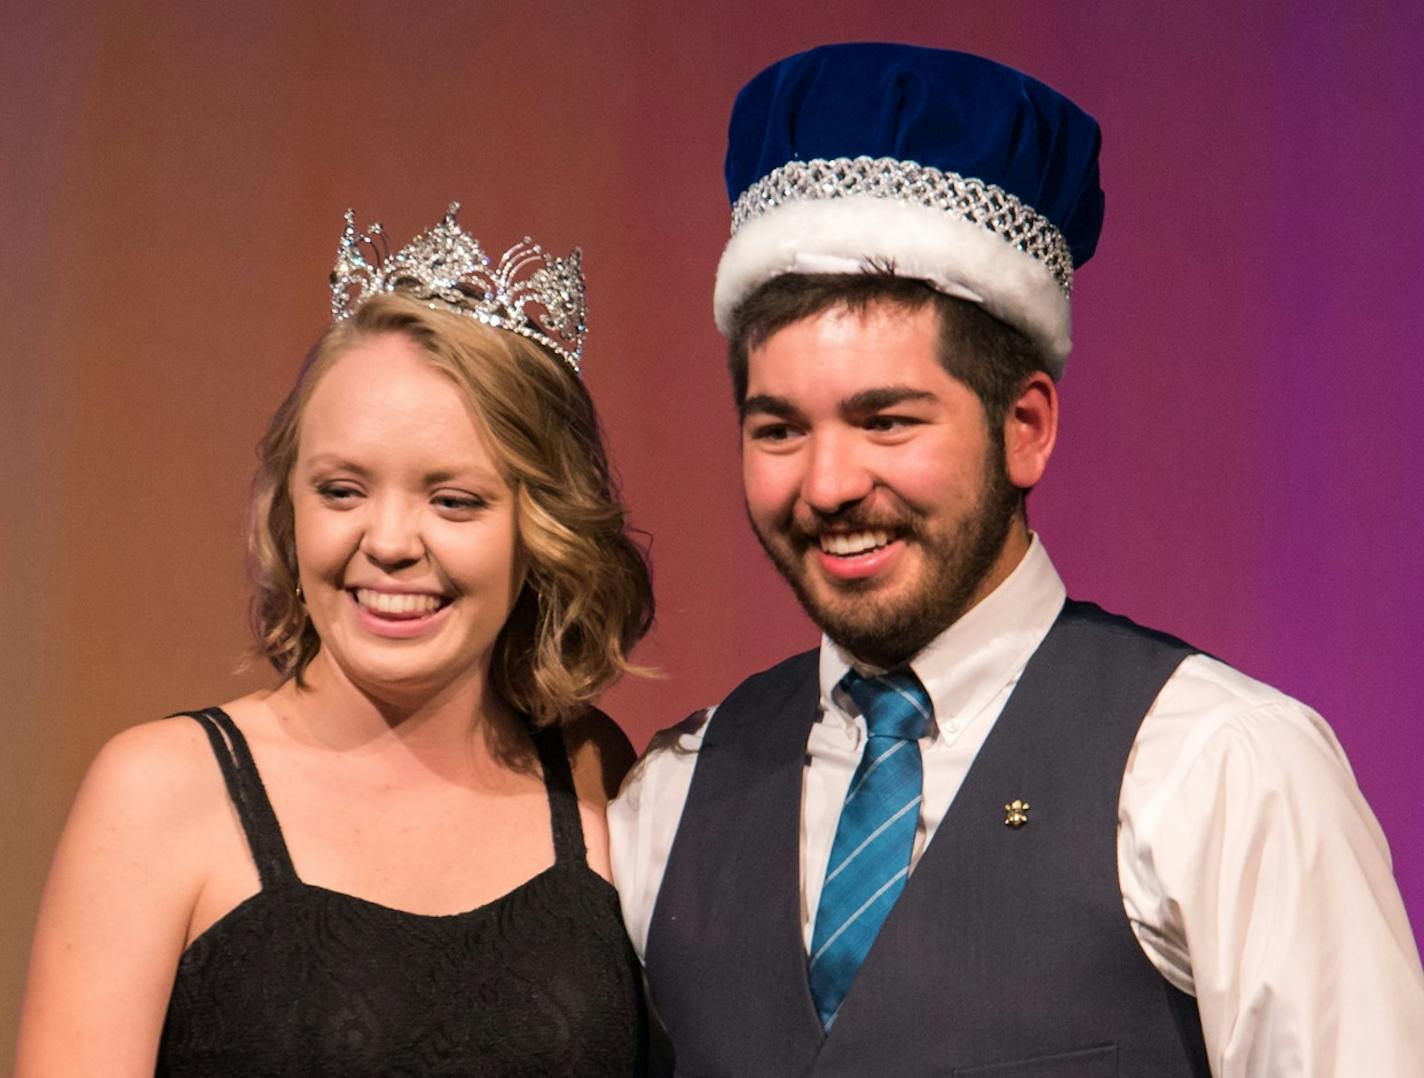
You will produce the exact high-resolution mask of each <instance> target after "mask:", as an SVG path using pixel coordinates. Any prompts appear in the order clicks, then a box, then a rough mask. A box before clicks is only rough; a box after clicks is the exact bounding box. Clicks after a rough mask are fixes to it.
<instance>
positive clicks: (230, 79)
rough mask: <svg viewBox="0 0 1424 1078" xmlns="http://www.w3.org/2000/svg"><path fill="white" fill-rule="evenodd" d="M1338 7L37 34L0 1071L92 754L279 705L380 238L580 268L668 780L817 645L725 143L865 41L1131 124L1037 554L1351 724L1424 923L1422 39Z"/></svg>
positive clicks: (328, 23)
mask: <svg viewBox="0 0 1424 1078" xmlns="http://www.w3.org/2000/svg"><path fill="white" fill-rule="evenodd" d="M1310 7H1311V5H1310V4H1301V3H1287V2H1286V0H1264V2H1262V3H1257V4H1252V5H1245V4H1234V3H1226V2H1224V0H1222V2H1211V3H1205V4H1199V5H1198V4H1179V3H1166V2H1163V3H1147V4H1140V3H1128V2H1120V3H1112V2H1108V3H1099V4H1065V3H1059V2H1053V0H1042V2H1029V0H1024V2H1014V0H1005V2H1003V3H994V4H959V3H947V2H946V3H940V2H921V3H896V2H894V0H879V2H872V0H863V2H854V0H823V2H820V3H816V4H810V3H791V2H788V0H762V2H747V0H730V2H726V3H717V4H670V3H652V2H645V0H632V2H617V0H610V2H607V3H601V4H586V3H575V2H567V3H548V2H537V0H536V2H532V3H518V4H513V3H506V4H492V3H486V2H484V0H447V2H446V3H443V4H432V3H428V2H423V0H417V2H411V3H406V4H404V5H394V4H387V3H374V2H370V0H352V2H349V3H345V4H340V5H336V4H325V3H312V4H292V3H287V4H279V3H274V2H271V0H254V2H249V3H235V4H206V3H184V4H180V3H176V2H164V0H152V2H141V0H92V2H88V3H77V2H69V0H52V2H49V3H44V4H38V3H36V4H27V5H20V4H16V3H11V4H7V5H5V8H4V11H3V16H0V18H3V25H0V170H3V171H0V257H2V258H3V273H0V506H3V509H0V595H3V600H4V618H3V622H0V625H3V627H2V628H0V634H3V640H0V644H2V645H3V646H0V700H3V703H4V708H5V711H4V716H3V720H0V835H3V843H0V850H3V874H4V880H5V882H4V887H3V890H0V1014H3V1015H5V1016H6V1017H5V1018H3V1019H0V1060H3V1059H8V1058H10V1054H11V1051H12V1047H13V1020H12V1018H11V1017H10V1016H11V1015H13V1014H14V1012H15V1010H16V1008H17V1005H18V998H19V993H20V986H21V984H22V980H23V969H24V963H25V960H26V955H27V950H28V939H29V935H30V932H31V930H32V927H33V918H34V912H35V907H36V902H37V900H38V895H39V890H40V886H41V882H42V879H43V876H44V872H45V870H46V867H47V864H48V860H49V857H50V855H51V852H52V850H53V845H54V841H55V839H56V837H57V835H58V832H59V829H60V826H61V824H62V822H63V818H64V814H65V811H66V809H67V806H68V803H69V801H70V799H71V798H72V796H73V794H74V790H75V787H76V785H77V783H78V781H79V779H80V776H81V775H82V773H83V770H84V768H85V766H86V764H87V762H88V761H89V760H90V759H91V758H92V756H93V754H94V752H95V751H96V750H97V748H98V747H99V745H100V744H101V743H102V742H103V741H104V740H105V739H106V738H107V737H109V736H111V735H112V734H113V733H114V732H115V731H117V730H119V729H120V728H122V727H124V726H126V725H128V724H131V723H134V722H138V721H141V720H144V719H148V718H153V717H156V716H159V715H162V714H165V713H167V712H170V711H173V710H175V709H178V708H186V707H196V706H201V705H205V704H210V703H215V702H218V701H222V700H226V699H229V698H231V697H233V696H236V695H239V694H241V693H243V692H246V691H248V690H250V689H252V688H255V687H257V686H260V685H263V684H266V683H268V680H269V679H268V676H267V673H266V671H265V670H264V669H263V668H261V667H260V666H251V667H249V668H247V669H245V670H241V671H239V670H238V666H239V662H240V660H241V657H242V655H243V653H244V649H245V648H246V646H247V640H246V636H245V628H244V569H243V563H242V547H243V534H242V533H243V518H244V512H245V499H246V489H247V483H248V479H249V476H250V473H251V470H252V466H253V463H254V456H253V446H254V444H255V442H256V439H257V437H258V434H259V433H260V431H261V429H262V427H263V425H264V422H265V420H266V418H267V416H268V415H269V414H270V413H271V411H272V410H273V409H274V408H275V406H276V405H277V403H278V401H279V400H280V399H281V397H282V395H283V393H284V392H285V390H286V388H287V387H288V385H289V383H290V381H291V379H292V378H293V376H294V374H295V371H296V368H297V365H298V363H299V361H300V358H301V356H302V355H303V353H304V352H305V350H306V349H307V347H308V346H309V344H310V343H311V341H312V340H313V339H314V338H315V337H316V335H317V334H318V333H319V332H320V331H321V330H322V328H323V326H324V325H325V323H326V319H327V317H328V307H327V303H328V298H327V289H326V275H327V272H328V270H329V268H330V265H331V260H332V257H333V254H334V252H335V248H336V241H337V237H338V234H339V231H340V226H341V215H342V213H343V211H344V210H345V209H346V208H347V207H348V206H352V207H355V208H356V209H357V211H358V213H359V214H360V216H361V219H362V220H363V221H370V220H376V219H379V220H382V221H384V222H385V224H386V225H387V227H388V229H389V230H390V234H391V235H392V236H393V237H395V238H396V239H397V242H404V239H405V238H407V237H409V236H410V235H411V233H412V232H414V231H416V230H418V229H422V228H425V227H427V226H429V225H430V224H432V223H434V221H435V220H436V219H437V218H438V217H439V215H440V214H441V213H442V212H443V210H444V208H445V205H446V203H447V202H448V201H449V200H450V199H459V200H460V201H461V202H463V204H464V209H463V211H462V214H461V219H462V222H463V223H465V224H466V226H467V227H469V228H470V229H471V230H472V231H474V232H475V233H476V234H477V235H478V236H479V237H480V239H481V240H482V242H484V244H485V245H486V247H487V248H491V249H493V250H494V251H495V252H496V253H497V252H498V251H500V250H502V249H503V247H504V246H505V245H507V244H509V243H512V242H514V241H515V240H517V239H519V238H520V237H522V236H523V235H524V234H525V233H526V232H527V233H531V234H533V235H534V236H535V238H536V239H538V240H540V241H541V242H542V243H544V244H545V245H546V246H548V247H550V248H551V249H553V250H555V251H557V252H562V251H564V250H567V249H568V248H569V247H570V246H573V245H575V244H578V245H580V246H582V248H583V249H584V255H585V269H586V272H587V275H588V279H589V301H590V307H591V311H592V315H591V336H590V338H589V344H588V351H587V358H586V371H587V381H588V384H589V387H590V389H591V391H592V393H593V396H594V398H595V400H596V401H597V402H598V404H599V407H600V411H601V414H602V417H603V421H604V424H605V426H606V429H607V432H608V438H609V443H610V446H611V450H612V453H613V457H614V460H615V463H616V465H617V466H618V469H619V471H620V473H621V476H622V483H623V489H624V493H625V496H626V500H627V502H628V504H629V506H630V509H631V512H632V516H633V519H634V521H635V523H636V524H637V526H638V527H640V528H641V529H643V530H645V531H646V532H647V533H648V534H649V535H650V536H651V537H652V559H653V563H654V567H655V574H656V577H655V578H656V584H657V589H658V600H659V616H658V626H657V629H656V631H655V633H654V634H653V636H652V637H651V638H650V639H649V640H648V641H647V642H646V644H645V645H644V646H643V647H642V648H641V649H640V651H639V653H638V655H637V657H638V658H639V659H640V660H641V661H643V662H645V663H649V664H653V665H655V666H658V667H660V668H661V669H662V670H663V671H664V673H665V675H666V676H665V677H664V678H663V679H662V680H656V681H637V682H628V683H625V684H623V685H620V686H619V687H617V688H616V689H615V690H613V691H612V692H611V693H610V694H609V696H608V698H607V700H606V701H605V704H604V706H605V708H606V709H607V710H608V711H609V712H610V713H611V714H613V715H614V716H615V718H617V719H618V720H619V721H620V722H621V723H622V724H623V726H624V728H625V729H626V730H627V731H628V733H629V735H630V737H631V738H632V739H633V741H634V743H635V744H636V745H638V746H640V747H641V745H642V744H643V743H644V742H645V741H646V739H647V738H648V736H649V735H650V734H651V733H652V731H653V730H655V729H657V728H658V727H661V726H665V725H668V724H670V723H672V722H674V721H676V720H677V719H679V718H681V717H682V716H683V715H684V714H686V713H687V712H688V711H690V710H692V709H693V708H695V707H697V706H700V705H703V704H707V703H711V702H714V701H716V700H718V699H719V698H720V697H721V696H722V695H724V694H725V693H726V691H727V690H728V689H729V688H730V687H731V686H732V685H734V684H735V682H736V681H737V680H738V679H739V677H740V676H741V675H743V674H744V673H746V672H749V671H751V670H752V669H755V668H759V667H761V666H764V665H767V664H769V663H770V662H772V661H774V660H776V659H778V658H780V657H782V656H784V655H786V654H788V653H790V652H791V651H792V650H794V649H799V648H802V647H807V646H810V645H812V644H813V643H814V642H815V640H816V634H815V632H814V630H813V629H812V628H811V627H810V626H809V624H808V623H807V622H806V621H805V619H804V618H803V617H802V615H801V614H800V612H799V611H798V610H797V608H796V607H795V604H794V602H793V601H792V599H791V598H790V596H789V594H788V593H787V591H786V589H785V588H784V587H783V586H782V585H781V583H780V581H779V580H778V579H777V578H776V577H775V575H774V573H773V572H772V571H771V569H770V568H769V567H768V565H767V564H766V562H765V560H764V559H763V557H762V555H761V553H760V551H759V550H758V549H757V547H756V545H755V542H754V540H753V539H752V538H751V536H750V533H749V530H748V529H747V527H746V525H745V522H744V517H743V509H742V499H741V492H740V482H739V474H738V465H737V435H736V429H735V420H734V415H733V411H732V408H731V403H730V394H729V390H728V386H727V380H726V376H725V373H724V369H723V356H722V343H721V340H720V338H719V337H718V336H717V334H716V331H715V329H714V328H713V326H712V323H711V315H710V306H711V287H712V278H713V272H714V269H715V266H716V261H717V257H718V255H719V253H720V251H721V247H722V244H723V243H724V242H725V238H726V230H727V219H728V215H727V205H726V199H725V193H724V191H723V188H722V180H721V159H722V153H723V149H724V135H725V122H726V115H727V112H728V109H729V106H730V103H731V100H732V97H733V95H734V94H735V92H736V90H737V89H738V87H739V86H740V85H741V84H742V83H743V82H744V81H745V80H746V79H747V78H749V77H750V76H751V75H752V74H754V73H755V72H756V71H757V70H759V69H760V68H761V67H762V66H764V65H765V64H766V63H768V62H770V61H772V60H774V59H776V58H777V57H779V56H781V55H784V54H786V53H789V52H793V51H796V50H799V49H802V48H805V47H809V46H811V45H814V44H818V43H822V42H826V41H834V40H852V39H889V40H904V41H913V42H917V43H922V44H929V45H938V46H944V47H953V48H960V49H967V50H970V51H975V52H980V53H984V54H987V55H990V56H993V57H995V58H997V59H1000V60H1003V61H1005V62H1008V63H1011V64H1014V65H1015V66H1019V67H1021V68H1023V69H1025V70H1027V71H1030V72H1032V73H1033V74H1035V75H1037V76H1038V77H1040V78H1042V79H1044V80H1045V81H1047V82H1049V83H1051V84H1053V85H1054V86H1057V87H1058V88H1060V89H1062V90H1063V91H1065V92H1066V93H1067V94H1069V96H1071V97H1073V98H1074V99H1075V100H1077V101H1078V102H1080V103H1081V104H1082V105H1083V106H1084V107H1085V108H1087V109H1088V111H1090V112H1092V113H1093V114H1095V115H1096V116H1097V117H1098V118H1099V119H1100V120H1101V121H1102V123H1103V127H1104V131H1105V143H1104V160H1103V177H1104V187H1105V189H1106V191H1107V197H1108V208H1107V227H1106V231H1105V234H1104V237H1103V242H1102V245H1101V247H1100V252H1101V253H1100V254H1099V256H1098V257H1097V259H1096V260H1095V261H1094V262H1093V263H1091V264H1090V265H1089V266H1088V267H1087V268H1086V269H1085V270H1084V271H1083V272H1082V273H1081V274H1080V275H1079V278H1078V289H1077V292H1076V294H1075V299H1074V303H1075V312H1076V334H1075V336H1076V342H1077V347H1076V350H1075V353H1074V355H1073V356H1072V358H1071V359H1070V361H1069V365H1068V371H1067V375H1066V379H1065V381H1064V383H1063V393H1064V412H1065V415H1064V433H1063V436H1062V438H1061V439H1060V443H1059V446H1058V450H1057V454H1056V457H1055V460H1054V462H1053V466H1052V467H1051V468H1050V471H1049V475H1048V478H1047V480H1046V481H1045V483H1044V484H1043V486H1042V488H1041V489H1040V490H1039V491H1038V492H1036V493H1035V495H1034V498H1033V499H1032V504H1031V508H1032V511H1033V522H1034V525H1035V527H1036V528H1037V530H1038V531H1039V532H1040V533H1041V534H1042V535H1043V536H1044V538H1045V541H1046V542H1047V544H1048V548H1049V550H1050V551H1051V552H1052V553H1053V555H1054V557H1055V560H1056V561H1057V562H1058V564H1059V568H1060V570H1061V571H1062V572H1063V575H1064V576H1065V578H1066V579H1067V581H1068V584H1069V588H1070V590H1071V591H1072V592H1073V594H1075V595H1077V596H1081V597H1085V598H1094V599H1097V600H1099V601H1101V602H1102V603H1103V604H1104V605H1106V606H1108V607H1109V608H1112V609H1116V610H1119V611H1121V612H1123V613H1127V614H1129V615H1132V616H1133V617H1136V618H1137V619H1139V620H1141V621H1144V622H1147V623H1150V624H1154V625H1158V626H1161V627H1163V628H1167V629H1170V630H1172V631H1175V632H1177V633H1179V634H1181V635H1184V636H1186V637H1187V638H1189V639H1191V640H1193V641H1194V642H1196V643H1198V644H1199V645H1200V646H1202V647H1204V648H1207V649H1209V650H1211V651H1213V652H1215V653H1217V654H1219V655H1221V656H1222V657H1223V658H1226V659H1228V660H1229V661H1232V662H1234V663H1236V664H1237V665H1239V666H1241V667H1242V668H1243V669H1245V670H1247V671H1248V672H1249V673H1252V674H1254V675H1256V676H1259V677H1262V678H1264V679H1266V680H1269V681H1271V682H1273V683H1275V684H1278V685H1280V686H1281V687H1282V688H1284V689H1285V690H1286V691H1288V692H1291V693H1293V694H1295V695H1298V696H1300V697H1302V698H1303V699H1305V700H1307V701H1308V702H1309V703H1311V704H1312V705H1314V706H1316V707H1317V708H1319V709H1320V710H1321V711H1322V712H1323V713H1324V714H1325V715H1326V717H1327V718H1328V719H1330V721H1331V722H1332V723H1333V724H1334V726H1335V728H1336V729H1337V731H1338V732H1339V734H1340V737H1341V740H1342V741H1343V742H1344V743H1345V746H1346V748H1347V750H1349V752H1350V754H1351V758H1352V760H1353V761H1354V763H1355V766H1356V769H1357V771H1358V773H1359V776H1360V780H1361V783H1362V785H1363V786H1364V788H1365V791H1366V793H1367V795H1368V796H1369V797H1370V799H1371V802H1372V804H1373V805H1374V806H1375V808H1376V811H1377V812H1378V813H1379V815H1380V817H1381V820H1382V822H1383V824H1384V827H1385V830H1386V832H1387V834H1388V835H1389V837H1390V839H1391V843H1392V846H1393V849H1394V851H1395V857H1396V862H1397V871H1398V874H1399V877H1400V880H1401V885H1402V887H1403V889H1404V891H1405V896H1406V900H1407V901H1408V902H1409V903H1410V905H1411V907H1412V908H1413V911H1414V916H1415V919H1416V924H1417V923H1418V919H1419V917H1420V916H1421V910H1424V866H1421V858H1420V855H1419V852H1418V851H1419V849H1420V844H1421V842H1424V824H1421V823H1420V822H1419V821H1420V817H1421V813H1420V811H1419V810H1420V808H1421V805H1420V796H1419V788H1420V787H1419V777H1420V770H1421V767H1420V763H1419V761H1420V759H1421V758H1424V734H1421V731H1420V729H1419V721H1418V720H1419V714H1420V711H1421V708H1424V692H1422V691H1421V689H1420V687H1419V685H1418V681H1419V678H1418V674H1417V666H1418V655H1419V651H1420V645H1421V643H1424V615H1422V614H1421V613H1420V609H1419V608H1420V606H1421V603H1420V601H1419V600H1420V589H1419V564H1418V557H1417V554H1416V552H1415V541H1416V537H1417V535H1418V534H1419V532H1420V530H1421V525H1424V520H1421V512H1420V509H1419V508H1418V503H1419V489H1418V483H1417V480H1416V479H1415V477H1414V467H1413V462H1414V461H1416V460H1418V459H1419V458H1420V455H1421V450H1424V436H1421V434H1420V433H1419V430H1420V425H1419V423H1418V422H1417V420H1418V415H1419V409H1420V406H1421V405H1424V399H1421V397H1422V396H1424V392H1422V391H1421V388H1420V380H1419V376H1418V369H1419V368H1418V344H1417V342H1418V340H1419V339H1421V337H1424V315H1421V314H1420V313H1419V312H1420V310H1421V309H1424V302H1421V301H1424V276H1421V270H1420V268H1419V267H1420V265H1421V263H1424V226H1421V225H1420V223H1419V221H1420V218H1421V217H1424V214H1421V212H1420V211H1421V203H1420V201H1419V195H1418V192H1419V191H1420V190H1421V189H1424V167H1421V151H1420V150H1419V149H1418V148H1417V145H1418V132H1417V129H1416V127H1415V125H1416V123H1417V115H1416V114H1417V108H1418V104H1419V102H1420V101H1421V100H1424V83H1421V76H1420V67H1421V65H1419V64H1418V63H1417V56H1418V55H1420V53H1421V51H1424V40H1421V33H1420V32H1419V31H1418V30H1415V31H1405V30H1403V29H1402V27H1404V26H1407V25H1415V26H1417V25H1418V23H1417V13H1416V11H1415V8H1414V5H1413V4H1411V3H1406V2H1405V0H1387V2H1384V3H1380V4H1375V5H1371V6H1370V13H1369V14H1362V15H1357V16H1355V15H1348V16H1347V15H1341V14H1340V13H1339V10H1338V9H1335V8H1331V9H1327V8H1325V7H1324V5H1321V8H1320V10H1321V14H1319V15H1316V14H1314V13H1312V12H1311V11H1310V10H1309V9H1310ZM1326 11H1333V12H1334V14H1332V15H1328V16H1327V15H1326V14H1324V13H1325V12H1326ZM155 871H162V866H161V865H160V866H155ZM96 901H102V897H100V898H98V899H96Z"/></svg>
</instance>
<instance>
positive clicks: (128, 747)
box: [80, 715, 219, 812]
mask: <svg viewBox="0 0 1424 1078" xmlns="http://www.w3.org/2000/svg"><path fill="white" fill-rule="evenodd" d="M218 774H219V772H218V771H217V766H216V763H215V762H214V759H213V752H212V749H211V748H210V747H209V743H208V739H207V736H206V734H205V733H204V732H203V730H202V728H201V727H199V725H198V724H197V723H196V722H194V721H193V719H191V718H189V717H187V716H182V715H180V716H174V717H171V718H165V719H155V720H153V721H151V722H144V723H139V724H138V725H136V726H130V727H128V728H127V729H125V730H122V731H120V732H119V733H117V734H115V735H114V736H113V737H112V738H110V739H109V741H108V742H107V743H106V744H105V745H104V746H103V748H101V749H100V750H99V753H98V755H97V756H95V758H94V762H93V764H91V765H90V768H89V772H88V774H87V775H86V776H85V778H84V783H83V785H82V786H81V788H80V798H81V800H83V799H90V798H93V799H99V800H102V801H104V802H107V803H111V804H115V805H127V806H129V807H130V808H132V809H133V810H136V811H142V810H150V811H157V812H161V811H162V810H163V809H164V808H167V807H173V806H183V805H186V806H187V807H188V808H189V809H190V810H191V808H192V807H193V804H194V798H195V796H201V794H202V792H203V791H204V790H213V789H214V779H215V778H216V777H217V776H218Z"/></svg>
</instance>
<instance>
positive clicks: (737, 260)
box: [713, 194, 1073, 379]
mask: <svg viewBox="0 0 1424 1078" xmlns="http://www.w3.org/2000/svg"><path fill="white" fill-rule="evenodd" d="M886 267H889V268H892V269H893V272H894V273H895V275H896V276H898V277H915V278H919V279H922V280H925V281H928V282H929V283H930V284H931V285H933V286H934V287H935V288H936V289H938V290H939V291H941V292H944V293H946V294H948V295H951V296H959V297H961V298H963V299H967V300H970V301H972V302H975V303H978V304H980V305H982V306H983V307H984V309H985V310H986V311H988V312H989V313H990V314H992V315H993V316H994V317H995V318H998V319H999V320H1000V321H1003V322H1007V323H1008V324H1009V325H1011V326H1013V327H1014V328H1015V329H1017V330H1019V331H1020V332H1021V333H1023V334H1025V335H1026V336H1027V337H1028V338H1029V339H1030V340H1031V341H1033V342H1034V344H1036V345H1037V346H1038V347H1039V348H1040V349H1041V351H1042V353H1043V355H1044V358H1045V360H1046V361H1047V366H1048V373H1049V374H1051V375H1052V376H1053V377H1054V378H1055V379H1056V378H1059V377H1060V376H1061V375H1062V373H1063V361H1064V359H1065V358H1066V357H1067V355H1068V352H1069V350H1070V349H1071V348H1072V347H1073V341H1072V319H1071V313H1070V308H1069V303H1068V297H1067V295H1066V294H1064V292H1063V289H1062V288H1060V287H1059V285H1058V283H1057V282H1056V281H1055V280H1054V279H1053V276H1052V274H1051V273H1049V271H1048V268H1047V267H1046V266H1044V264H1043V263H1042V262H1040V261H1039V260H1038V259H1036V258H1034V257H1033V256H1032V255H1028V254H1025V253H1024V252H1022V251H1020V250H1018V248H1016V247H1014V246H1013V245H1011V244H1010V243H1008V242H1007V241H1006V240H1004V239H1003V238H1001V237H1000V236H998V235H996V234H994V233H993V232H990V231H989V230H988V229H986V228H984V227H983V226H982V225H978V224H975V223H974V222H973V221H967V220H965V219H964V218H962V217H956V216H954V215H953V214H951V213H948V212H946V211H944V210H941V209H935V208H932V207H929V206H917V205H914V204H912V203H907V202H897V201H895V200H893V199H888V198H880V197H877V196H875V195H866V194H857V195H847V196H844V197H841V198H832V199H817V200H815V201H806V202H789V203H784V204H782V205H780V206H778V207H776V208H775V209H774V210H769V211H767V212H766V213H764V214H762V215H761V216H759V217H755V218H753V219H752V220H750V221H748V222H747V223H746V224H744V225H743V226H742V227H741V228H740V229H739V230H738V231H737V234H736V235H735V236H733V237H732V239H731V241H730V242H729V243H728V244H727V248H726V250H724V251H723V252H722V261H721V262H720V263H719V264H718V266H717V286H716V290H715V291H714V293H713V310H714V313H715V316H716V319H717V328H718V329H720V330H721V331H722V333H723V334H724V335H725V334H727V333H729V332H730V331H731V327H732V315H733V313H734V312H735V311H736V309H737V305H738V304H740V303H741V301H742V300H743V299H745V298H746V297H747V295H749V294H750V293H751V292H752V291H753V290H754V289H756V288H758V287H759V286H760V285H762V284H764V283H765V282H767V281H769V280H770V279H771V278H773V277H776V276H779V275H780V274H783V273H857V272H861V271H864V270H871V269H881V268H886Z"/></svg>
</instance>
